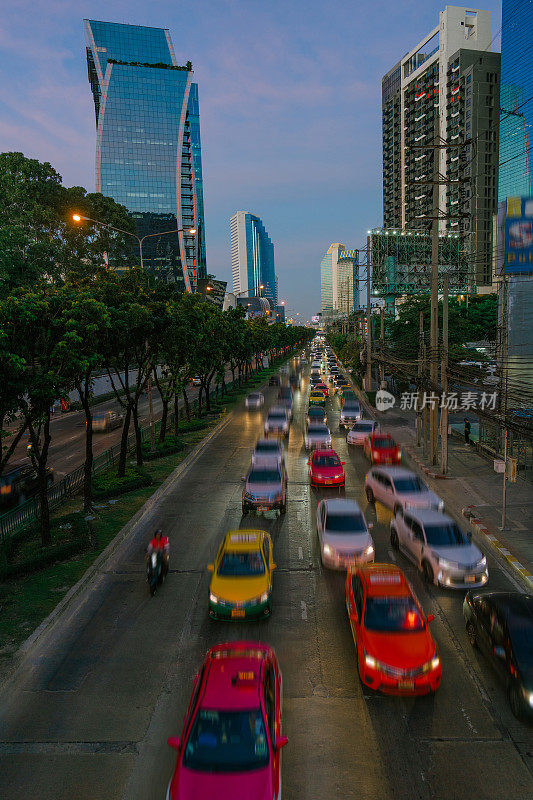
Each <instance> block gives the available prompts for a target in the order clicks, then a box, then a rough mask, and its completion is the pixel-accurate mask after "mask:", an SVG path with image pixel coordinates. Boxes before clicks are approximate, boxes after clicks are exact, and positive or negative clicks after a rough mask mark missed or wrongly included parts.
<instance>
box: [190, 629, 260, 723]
mask: <svg viewBox="0 0 533 800" xmlns="http://www.w3.org/2000/svg"><path fill="white" fill-rule="evenodd" d="M239 644H240V643H239ZM242 644H244V645H248V647H242V648H236V647H235V646H234V645H235V643H233V642H231V643H228V644H226V645H218V646H217V647H216V648H215V647H214V648H213V649H212V650H211V651H210V653H209V673H208V676H207V680H206V684H205V689H204V694H203V697H202V700H201V702H200V707H201V708H210V709H224V710H232V709H243V710H245V709H252V708H258V707H259V706H260V690H261V670H262V665H263V661H264V659H265V657H266V656H267V655H268V651H269V650H270V648H267V649H266V650H261V649H259V648H258V647H257V645H256V643H254V642H243V643H242Z"/></svg>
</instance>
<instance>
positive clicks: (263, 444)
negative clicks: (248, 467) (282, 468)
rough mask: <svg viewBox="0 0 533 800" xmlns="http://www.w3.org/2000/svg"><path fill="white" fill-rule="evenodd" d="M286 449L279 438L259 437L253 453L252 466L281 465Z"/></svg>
mask: <svg viewBox="0 0 533 800" xmlns="http://www.w3.org/2000/svg"><path fill="white" fill-rule="evenodd" d="M284 461H285V451H284V449H283V445H282V444H281V442H280V440H279V439H259V441H258V442H257V443H256V445H255V447H254V450H253V453H252V466H253V467H255V466H266V465H267V464H277V465H278V466H279V465H281V464H282V463H283V462H284Z"/></svg>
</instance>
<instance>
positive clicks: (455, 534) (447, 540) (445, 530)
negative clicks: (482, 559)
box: [425, 522, 468, 547]
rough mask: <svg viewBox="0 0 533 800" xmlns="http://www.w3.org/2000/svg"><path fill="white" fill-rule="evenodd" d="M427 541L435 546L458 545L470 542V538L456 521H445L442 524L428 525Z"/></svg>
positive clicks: (426, 527)
mask: <svg viewBox="0 0 533 800" xmlns="http://www.w3.org/2000/svg"><path fill="white" fill-rule="evenodd" d="M425 531H426V539H427V543H428V544H431V545H433V546H434V547H439V546H441V547H446V546H448V547H457V546H458V545H466V544H468V539H467V537H466V536H465V534H464V533H463V531H462V530H461V528H460V527H459V525H456V524H455V522H445V523H443V524H442V525H426V526H425Z"/></svg>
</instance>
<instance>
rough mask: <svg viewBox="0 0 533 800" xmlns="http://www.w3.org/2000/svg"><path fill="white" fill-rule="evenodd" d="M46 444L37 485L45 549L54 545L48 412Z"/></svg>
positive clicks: (38, 470) (43, 448)
mask: <svg viewBox="0 0 533 800" xmlns="http://www.w3.org/2000/svg"><path fill="white" fill-rule="evenodd" d="M43 432H44V442H43V446H42V449H41V451H40V452H39V458H38V463H37V484H38V487H39V505H40V507H41V513H40V523H41V544H42V546H43V547H49V546H50V545H51V544H52V535H51V533H50V506H49V505H48V481H47V475H46V463H47V461H48V448H49V447H50V438H51V437H50V412H49V411H48V412H47V414H46V417H45V421H44V426H43Z"/></svg>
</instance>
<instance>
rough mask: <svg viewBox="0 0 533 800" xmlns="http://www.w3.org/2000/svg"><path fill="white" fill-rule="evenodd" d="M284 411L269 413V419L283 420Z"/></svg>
mask: <svg viewBox="0 0 533 800" xmlns="http://www.w3.org/2000/svg"><path fill="white" fill-rule="evenodd" d="M285 416H286V415H285V412H284V411H271V412H270V413H269V415H268V418H269V419H285Z"/></svg>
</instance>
